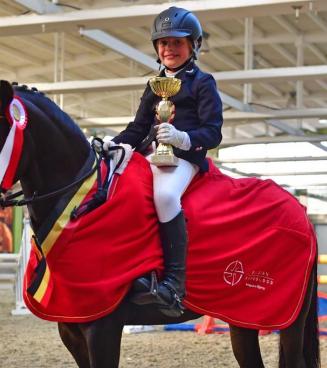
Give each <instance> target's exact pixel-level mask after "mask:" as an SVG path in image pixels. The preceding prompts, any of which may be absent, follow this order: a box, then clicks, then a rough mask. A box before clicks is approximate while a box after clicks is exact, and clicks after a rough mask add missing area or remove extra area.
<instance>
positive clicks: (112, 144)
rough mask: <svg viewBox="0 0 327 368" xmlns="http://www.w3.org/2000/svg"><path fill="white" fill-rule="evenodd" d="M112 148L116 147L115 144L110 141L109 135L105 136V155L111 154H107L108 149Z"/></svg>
mask: <svg viewBox="0 0 327 368" xmlns="http://www.w3.org/2000/svg"><path fill="white" fill-rule="evenodd" d="M113 146H117V144H116V143H115V142H114V141H112V137H110V136H109V135H106V136H105V137H104V138H103V146H102V148H103V150H104V151H106V152H107V154H109V155H110V154H111V152H108V150H109V148H110V147H113Z"/></svg>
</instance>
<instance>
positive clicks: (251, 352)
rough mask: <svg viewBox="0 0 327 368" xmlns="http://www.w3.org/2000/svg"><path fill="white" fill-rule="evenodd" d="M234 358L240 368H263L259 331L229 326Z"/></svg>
mask: <svg viewBox="0 0 327 368" xmlns="http://www.w3.org/2000/svg"><path fill="white" fill-rule="evenodd" d="M229 328H230V337H231V342H232V348H233V352H234V356H235V358H236V360H237V362H238V364H239V366H240V368H264V365H263V361H262V357H261V352H260V346H259V338H258V334H259V331H257V330H251V329H247V328H241V327H236V326H232V325H229Z"/></svg>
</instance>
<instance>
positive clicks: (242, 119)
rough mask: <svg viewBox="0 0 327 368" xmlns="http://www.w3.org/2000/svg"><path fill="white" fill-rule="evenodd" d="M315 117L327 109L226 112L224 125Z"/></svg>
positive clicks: (92, 121) (108, 120)
mask: <svg viewBox="0 0 327 368" xmlns="http://www.w3.org/2000/svg"><path fill="white" fill-rule="evenodd" d="M313 117H314V118H317V119H318V118H320V119H325V118H326V119H327V108H317V109H293V110H278V111H273V112H271V113H258V112H245V111H226V112H224V123H225V124H226V123H227V124H228V123H253V122H262V121H264V120H275V119H280V120H284V119H285V120H289V119H298V118H303V119H305V118H313ZM132 120H134V116H119V117H93V118H86V119H79V124H80V125H81V126H83V127H103V126H120V125H125V124H127V123H128V122H129V121H132Z"/></svg>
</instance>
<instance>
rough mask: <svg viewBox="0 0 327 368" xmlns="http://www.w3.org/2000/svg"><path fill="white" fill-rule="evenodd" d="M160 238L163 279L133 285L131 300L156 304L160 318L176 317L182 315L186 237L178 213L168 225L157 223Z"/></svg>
mask: <svg viewBox="0 0 327 368" xmlns="http://www.w3.org/2000/svg"><path fill="white" fill-rule="evenodd" d="M159 231H160V238H161V242H162V249H163V257H164V266H165V270H164V278H163V280H162V281H161V282H160V283H159V284H158V285H157V286H156V285H155V283H154V282H153V279H152V282H151V281H150V280H149V279H147V278H145V277H141V278H139V279H137V280H136V281H135V284H134V288H133V291H134V292H135V293H136V294H134V295H132V298H131V300H132V301H133V302H134V303H136V304H150V303H151V304H152V303H155V304H158V305H159V308H160V310H161V311H162V313H163V314H165V315H167V316H170V317H179V316H180V315H181V314H182V313H183V307H182V305H181V301H182V299H183V298H184V296H185V261H186V253H187V233H186V224H185V218H184V214H183V212H182V211H181V212H180V213H179V214H178V215H177V216H176V217H175V218H173V219H172V220H171V221H169V222H164V223H160V226H159Z"/></svg>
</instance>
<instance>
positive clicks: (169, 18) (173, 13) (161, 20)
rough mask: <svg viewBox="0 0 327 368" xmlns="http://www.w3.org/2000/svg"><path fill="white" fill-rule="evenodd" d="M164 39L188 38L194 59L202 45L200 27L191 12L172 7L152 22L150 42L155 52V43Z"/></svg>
mask: <svg viewBox="0 0 327 368" xmlns="http://www.w3.org/2000/svg"><path fill="white" fill-rule="evenodd" d="M164 37H188V38H189V39H190V40H191V41H192V47H193V56H194V58H195V59H196V57H197V54H198V52H199V50H200V48H201V43H202V27H201V24H200V22H199V20H198V18H197V17H196V16H195V15H194V14H193V13H192V12H190V11H189V10H186V9H183V8H177V7H175V6H172V7H170V8H168V9H167V10H164V11H163V12H161V13H160V14H159V15H157V17H156V18H155V20H154V22H153V26H152V31H151V40H152V42H153V46H154V48H155V49H156V51H157V48H156V41H157V40H159V39H160V38H164Z"/></svg>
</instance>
